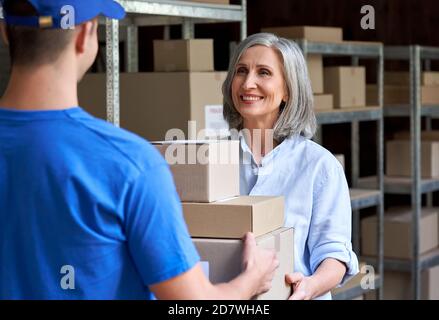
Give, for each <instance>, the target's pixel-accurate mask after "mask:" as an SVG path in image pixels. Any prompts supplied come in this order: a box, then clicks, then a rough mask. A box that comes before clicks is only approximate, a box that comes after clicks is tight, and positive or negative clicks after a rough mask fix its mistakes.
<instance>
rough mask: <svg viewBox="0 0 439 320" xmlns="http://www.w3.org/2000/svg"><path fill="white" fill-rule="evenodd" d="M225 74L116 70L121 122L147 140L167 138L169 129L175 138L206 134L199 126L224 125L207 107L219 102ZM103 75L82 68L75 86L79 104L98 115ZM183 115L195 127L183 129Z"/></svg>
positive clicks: (103, 107)
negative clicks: (81, 74) (85, 73)
mask: <svg viewBox="0 0 439 320" xmlns="http://www.w3.org/2000/svg"><path fill="white" fill-rule="evenodd" d="M225 78H226V72H147V73H122V74H121V75H120V108H121V109H120V121H121V127H123V128H125V129H127V130H130V131H132V132H134V133H137V134H138V135H140V136H142V137H143V138H146V139H148V140H170V138H171V139H172V138H173V137H168V138H166V133H167V132H168V130H170V129H178V130H177V131H175V130H174V133H179V132H180V133H181V135H182V136H178V137H177V139H178V140H183V139H203V138H204V137H205V136H207V135H208V134H207V132H205V133H204V134H203V133H200V132H199V130H203V129H210V130H214V131H216V130H221V129H222V130H226V131H227V128H228V125H227V123H226V122H225V120H224V118H223V117H222V113H218V112H211V111H212V109H213V111H217V110H218V109H221V108H222V105H223V95H222V92H221V86H222V84H223V82H224V80H225ZM105 79H106V77H105V74H87V75H86V76H85V77H84V79H83V80H82V81H81V82H80V83H79V89H78V94H79V102H80V104H81V106H83V107H84V109H85V110H87V111H88V112H90V113H91V114H93V115H95V116H97V117H100V118H102V119H106V98H105V83H106V82H105ZM188 121H195V124H196V128H194V129H193V130H192V129H191V130H189V128H188ZM208 125H209V126H212V127H208ZM180 130H181V131H180ZM198 133H200V135H198ZM189 134H190V135H189ZM174 137H175V136H174Z"/></svg>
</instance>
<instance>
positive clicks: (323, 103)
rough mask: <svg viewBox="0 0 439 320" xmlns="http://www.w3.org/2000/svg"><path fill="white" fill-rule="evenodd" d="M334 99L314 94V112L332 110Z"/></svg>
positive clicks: (326, 95) (328, 95)
mask: <svg viewBox="0 0 439 320" xmlns="http://www.w3.org/2000/svg"><path fill="white" fill-rule="evenodd" d="M333 100H334V97H333V96H332V94H315V95H314V111H328V110H332V109H334V101H333Z"/></svg>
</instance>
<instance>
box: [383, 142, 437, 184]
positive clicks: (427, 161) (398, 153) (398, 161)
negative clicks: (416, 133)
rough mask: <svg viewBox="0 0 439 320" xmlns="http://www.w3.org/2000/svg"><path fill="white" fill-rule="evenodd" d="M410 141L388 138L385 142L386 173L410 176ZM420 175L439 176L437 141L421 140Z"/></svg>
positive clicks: (425, 176)
mask: <svg viewBox="0 0 439 320" xmlns="http://www.w3.org/2000/svg"><path fill="white" fill-rule="evenodd" d="M410 150H411V141H409V140H390V141H387V143H386V174H387V175H388V176H400V177H411V174H412V169H411V156H410ZM421 176H422V177H423V178H436V177H439V141H423V142H421Z"/></svg>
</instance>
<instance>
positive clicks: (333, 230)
mask: <svg viewBox="0 0 439 320" xmlns="http://www.w3.org/2000/svg"><path fill="white" fill-rule="evenodd" d="M223 95H224V118H225V119H226V120H227V121H228V123H229V126H230V128H231V129H237V130H238V131H239V135H238V136H239V139H240V144H241V153H240V155H241V158H240V161H241V168H240V193H241V194H242V195H272V196H284V199H285V217H286V218H285V226H287V227H294V228H295V239H294V269H295V270H294V271H295V272H294V273H292V274H289V275H287V276H286V281H287V282H288V283H290V284H291V286H292V288H293V295H292V296H291V299H316V298H320V299H330V298H331V295H330V293H329V291H330V290H331V289H332V288H334V287H335V286H337V285H339V284H340V283H342V282H345V281H346V280H347V279H348V278H350V277H351V276H353V275H355V274H356V273H357V272H358V260H357V257H356V255H355V253H354V252H353V251H352V245H351V207H350V198H349V189H348V185H347V182H346V178H345V175H344V172H343V168H342V167H341V165H340V164H339V162H338V161H337V160H336V159H335V158H334V156H333V155H332V154H331V153H330V152H329V151H327V150H326V149H324V148H323V147H321V146H320V145H318V144H316V143H314V142H312V141H311V140H309V138H311V137H312V136H313V134H314V132H315V129H316V119H315V115H314V112H313V98H312V90H311V84H310V80H309V77H308V70H307V67H306V63H305V59H304V57H303V55H302V52H301V50H300V48H299V47H298V46H297V45H296V44H295V43H294V42H292V41H289V40H287V39H283V38H278V37H276V36H275V35H273V34H269V33H259V34H254V35H252V36H250V37H248V38H247V39H246V40H244V41H243V42H242V43H241V44H240V45H239V46H238V48H237V50H236V52H235V54H234V56H233V57H232V60H231V63H230V66H229V72H228V75H227V78H226V80H225V82H224V84H223ZM249 159H250V161H248V160H249ZM291 272H293V270H291Z"/></svg>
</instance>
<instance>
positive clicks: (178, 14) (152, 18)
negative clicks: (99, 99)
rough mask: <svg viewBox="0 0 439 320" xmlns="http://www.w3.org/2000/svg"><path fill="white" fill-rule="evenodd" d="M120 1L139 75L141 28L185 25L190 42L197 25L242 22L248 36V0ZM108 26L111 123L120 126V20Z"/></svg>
mask: <svg viewBox="0 0 439 320" xmlns="http://www.w3.org/2000/svg"><path fill="white" fill-rule="evenodd" d="M119 2H120V4H121V5H122V6H123V7H124V8H125V10H126V12H127V13H128V15H127V17H126V18H125V19H124V20H123V21H121V22H120V25H123V26H126V27H127V34H126V40H127V59H128V63H127V65H128V71H130V72H136V71H137V67H138V52H137V51H138V50H137V48H138V46H137V41H138V40H137V28H138V27H139V26H150V25H164V26H169V25H171V24H181V25H182V27H183V37H184V38H185V39H190V38H193V37H194V25H195V24H196V23H214V22H239V23H240V25H241V39H245V38H246V37H247V0H241V5H219V4H208V3H206V4H204V3H198V2H189V1H172V0H119ZM105 26H106V60H107V70H106V72H107V83H106V97H107V120H108V121H109V122H111V123H113V124H114V125H116V126H119V123H120V120H119V119H120V116H119V110H120V101H119V21H117V20H111V19H105ZM166 30H167V31H168V32H166ZM166 33H167V34H169V29H165V38H166Z"/></svg>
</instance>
